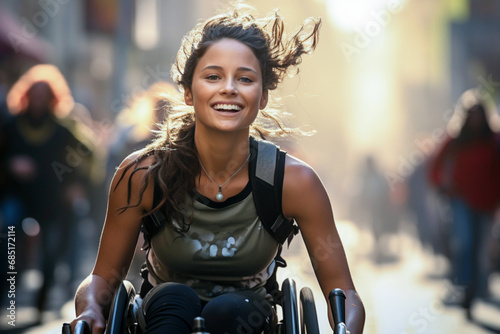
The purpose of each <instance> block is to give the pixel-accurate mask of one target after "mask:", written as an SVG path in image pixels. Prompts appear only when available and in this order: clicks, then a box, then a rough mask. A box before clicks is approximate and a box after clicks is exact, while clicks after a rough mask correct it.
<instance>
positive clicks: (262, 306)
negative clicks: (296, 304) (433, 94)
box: [201, 292, 275, 334]
mask: <svg viewBox="0 0 500 334" xmlns="http://www.w3.org/2000/svg"><path fill="white" fill-rule="evenodd" d="M201 316H202V317H203V318H205V324H206V327H207V331H208V332H210V333H214V334H217V333H226V332H230V333H238V334H239V333H261V332H262V330H264V328H266V327H267V326H270V325H271V324H273V323H274V320H275V319H274V318H275V315H274V309H273V307H272V306H271V304H270V303H269V302H268V301H267V300H266V299H264V298H262V297H260V296H257V295H255V294H254V293H251V292H232V293H226V294H224V295H221V296H219V297H216V298H214V299H212V300H211V301H210V302H209V303H208V304H207V305H206V306H205V307H204V308H203V311H202V314H201Z"/></svg>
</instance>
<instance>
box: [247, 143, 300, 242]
mask: <svg viewBox="0 0 500 334" xmlns="http://www.w3.org/2000/svg"><path fill="white" fill-rule="evenodd" d="M250 149H251V152H252V158H251V160H250V163H249V169H250V174H249V175H250V182H251V184H252V193H253V199H254V203H255V208H256V210H257V214H258V215H259V218H260V220H261V221H262V224H263V225H264V227H265V228H266V230H267V231H268V232H269V233H270V234H271V235H272V236H273V237H274V239H276V241H278V242H279V243H280V244H281V245H282V244H283V243H284V242H285V241H286V240H287V239H288V240H289V241H290V240H291V238H292V237H293V236H294V235H295V234H297V232H298V227H297V225H295V224H294V220H293V219H287V218H286V217H285V216H284V215H283V211H282V205H281V200H282V192H283V179H284V176H285V159H286V152H284V151H282V150H280V149H279V147H277V146H276V145H274V144H273V143H271V142H268V141H263V140H255V139H254V138H253V137H251V138H250Z"/></svg>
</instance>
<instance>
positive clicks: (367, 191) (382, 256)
mask: <svg viewBox="0 0 500 334" xmlns="http://www.w3.org/2000/svg"><path fill="white" fill-rule="evenodd" d="M363 163H364V165H363V170H362V172H361V175H360V180H361V189H360V190H361V191H360V194H359V199H358V205H357V208H358V209H357V210H358V211H360V212H361V217H360V219H361V220H362V223H361V224H362V225H365V226H366V227H367V228H368V229H369V230H370V231H371V234H372V236H373V241H374V245H373V252H372V254H371V255H372V258H373V260H374V261H375V262H377V263H381V262H385V261H388V260H393V256H392V254H391V250H390V248H389V245H390V243H389V242H388V241H387V238H389V237H390V236H391V235H394V234H396V233H397V230H398V227H397V219H396V212H395V209H394V206H393V204H392V202H391V190H390V188H389V184H388V183H387V180H386V178H385V177H384V175H383V174H382V172H381V171H380V167H379V166H378V163H377V160H376V158H375V157H374V156H373V155H369V156H367V157H366V158H365V159H364V161H363Z"/></svg>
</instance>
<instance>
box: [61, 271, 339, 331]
mask: <svg viewBox="0 0 500 334" xmlns="http://www.w3.org/2000/svg"><path fill="white" fill-rule="evenodd" d="M281 292H282V293H283V299H282V302H281V304H278V305H280V306H281V308H282V319H281V320H280V321H279V322H278V324H277V327H276V331H275V333H273V334H319V333H320V332H319V326H318V318H317V312H316V306H315V303H314V297H313V293H312V291H311V289H310V288H309V287H304V288H302V289H301V290H300V296H299V298H298V299H297V286H296V284H295V281H294V280H293V279H291V278H287V279H285V280H284V281H283V283H282V287H281ZM135 297H136V292H135V288H134V286H133V285H132V283H130V282H129V281H126V280H125V281H123V282H122V283H121V284H120V286H119V287H118V290H117V291H116V293H115V297H114V299H113V302H112V304H111V307H110V312H109V317H108V322H107V325H106V330H105V334H137V333H141V332H140V331H139V321H140V320H139V319H138V317H137V314H138V312H137V311H138V310H139V308H140V307H141V305H140V302H139V301H141V302H142V300H141V299H140V298H135ZM328 299H329V302H330V306H331V309H332V313H333V319H334V322H335V329H334V334H346V333H348V331H347V328H346V326H345V294H344V292H343V291H342V290H341V289H334V290H332V291H331V292H330V295H329V298H328ZM297 300H299V302H297ZM299 305H300V310H299ZM87 333H88V334H90V330H89V327H88V325H87V324H86V323H85V322H84V321H79V322H78V323H77V325H76V326H75V331H74V334H87ZM62 334H71V327H70V324H69V323H65V324H63V329H62Z"/></svg>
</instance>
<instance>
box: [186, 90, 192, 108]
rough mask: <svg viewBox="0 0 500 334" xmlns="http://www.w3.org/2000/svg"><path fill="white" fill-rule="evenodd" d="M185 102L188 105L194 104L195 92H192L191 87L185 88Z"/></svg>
mask: <svg viewBox="0 0 500 334" xmlns="http://www.w3.org/2000/svg"><path fill="white" fill-rule="evenodd" d="M184 102H185V103H186V105H188V106H193V93H192V92H191V89H189V88H187V87H186V88H184Z"/></svg>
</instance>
